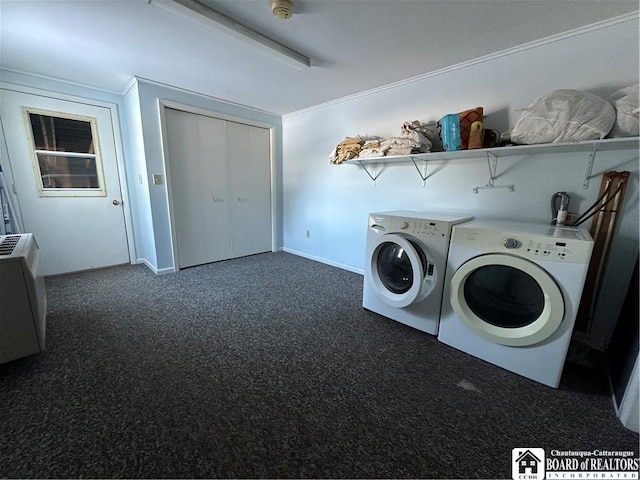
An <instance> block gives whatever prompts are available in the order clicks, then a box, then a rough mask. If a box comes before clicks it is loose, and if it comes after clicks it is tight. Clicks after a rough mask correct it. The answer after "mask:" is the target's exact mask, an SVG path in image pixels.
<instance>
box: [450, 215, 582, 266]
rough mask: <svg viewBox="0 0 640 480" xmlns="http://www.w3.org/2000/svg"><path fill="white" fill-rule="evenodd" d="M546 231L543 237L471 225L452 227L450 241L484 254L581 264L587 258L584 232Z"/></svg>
mask: <svg viewBox="0 0 640 480" xmlns="http://www.w3.org/2000/svg"><path fill="white" fill-rule="evenodd" d="M571 230H572V231H569V229H563V231H562V232H561V233H558V232H555V231H554V229H553V228H551V229H549V232H548V233H547V234H543V233H538V232H535V233H532V232H523V231H518V229H517V228H514V229H513V230H512V231H504V230H497V229H495V228H478V227H474V226H473V225H471V224H469V225H461V226H459V227H455V228H454V230H453V234H452V239H451V242H452V243H455V244H456V245H464V246H467V247H469V248H472V249H474V250H478V251H481V252H486V253H489V252H491V253H500V252H504V253H509V254H512V255H517V256H519V257H524V258H529V259H532V260H545V261H556V262H567V263H584V262H585V260H586V261H588V259H589V258H590V256H591V250H592V248H593V241H592V240H591V237H590V236H589V234H588V232H586V231H584V230H581V229H580V230H579V229H571Z"/></svg>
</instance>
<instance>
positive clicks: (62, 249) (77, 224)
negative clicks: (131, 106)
mask: <svg viewBox="0 0 640 480" xmlns="http://www.w3.org/2000/svg"><path fill="white" fill-rule="evenodd" d="M1 97H2V98H1V105H2V109H1V112H2V113H1V116H2V123H3V127H4V129H5V135H6V142H7V150H8V153H9V163H10V166H11V170H12V173H13V179H14V184H15V188H16V196H17V199H18V203H19V210H20V212H21V215H22V220H23V224H24V229H25V231H27V232H31V233H33V234H34V236H35V238H36V240H37V242H38V244H39V246H40V249H41V261H40V269H41V270H40V272H41V273H42V274H43V275H54V274H60V273H66V272H73V271H80V270H87V269H92V268H100V267H106V266H111V265H118V264H124V263H128V262H129V261H130V258H129V248H128V243H127V232H126V226H125V218H124V211H123V205H122V194H121V190H120V178H119V173H118V162H117V150H116V145H115V136H114V124H113V120H112V117H111V111H110V110H109V109H108V108H106V107H101V106H95V105H88V104H84V103H76V102H72V101H67V100H60V99H54V98H50V97H45V96H41V95H35V94H27V93H19V92H14V91H7V90H2V95H1ZM70 125H71V126H70ZM76 126H78V128H75V127H76ZM74 129H75V130H77V131H79V132H80V133H79V134H78V135H79V136H80V137H82V136H83V135H85V134H86V135H89V137H88V138H89V139H90V140H89V142H86V141H85V142H84V145H85V147H84V148H87V149H88V150H87V151H86V152H80V153H78V152H76V151H75V150H73V149H69V147H67V145H70V144H72V143H73V141H70V142H69V141H67V137H69V136H73V135H74V133H73V131H74ZM87 129H89V131H88V133H87ZM69 132H71V133H69ZM83 138H84V137H83ZM77 143H83V142H80V141H78V142H77ZM36 144H37V145H36ZM54 164H55V165H56V167H55V168H54V167H52V166H51V165H54ZM60 165H64V168H61V167H60ZM76 167H83V168H84V167H86V168H87V169H88V170H87V171H89V172H91V171H92V172H93V173H88V174H86V175H85V174H83V173H82V172H80V173H78V171H77V168H76ZM91 168H93V170H91Z"/></svg>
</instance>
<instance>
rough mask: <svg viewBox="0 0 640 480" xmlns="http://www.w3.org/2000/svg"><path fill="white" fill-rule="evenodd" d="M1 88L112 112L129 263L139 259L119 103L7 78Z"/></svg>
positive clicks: (9, 178) (10, 181) (7, 172)
mask: <svg viewBox="0 0 640 480" xmlns="http://www.w3.org/2000/svg"><path fill="white" fill-rule="evenodd" d="M0 90H8V91H11V92H16V93H22V94H27V95H35V96H40V97H46V98H51V99H54V100H63V101H67V102H73V103H81V104H84V105H89V106H93V107H101V108H105V109H107V110H109V114H110V116H111V127H112V129H113V139H114V143H115V145H114V149H115V153H116V168H117V170H118V184H119V188H120V195H121V197H120V198H122V202H123V206H122V207H123V208H122V211H123V214H124V228H125V234H126V237H127V248H128V250H129V263H131V264H133V263H136V248H135V239H134V237H133V220H132V212H131V198H130V196H129V189H128V183H127V174H126V166H125V162H124V149H123V143H122V135H121V130H122V127H121V125H120V116H119V115H118V105H117V104H116V103H112V102H106V101H102V100H96V99H93V98H87V97H76V96H74V95H68V94H64V93H58V92H52V91H48V90H42V89H39V88H33V87H27V86H24V85H17V84H13V83H6V82H0ZM0 127H1V125H0ZM3 138H4V131H3ZM4 140H5V142H6V138H4ZM5 146H6V145H5ZM5 153H7V152H5ZM7 159H8V157H7ZM5 163H6V164H5ZM5 163H3V164H2V172H3V173H4V176H5V180H6V182H7V187H9V186H10V188H7V190H8V192H9V196H10V197H11V201H12V202H13V206H14V208H15V211H16V217H17V222H16V223H17V224H18V227H19V228H20V230H23V229H24V224H23V222H22V211H21V209H20V202H19V200H18V197H17V196H16V194H15V191H14V188H15V187H14V186H15V181H14V178H13V172H12V171H11V165H10V162H9V161H7V162H5Z"/></svg>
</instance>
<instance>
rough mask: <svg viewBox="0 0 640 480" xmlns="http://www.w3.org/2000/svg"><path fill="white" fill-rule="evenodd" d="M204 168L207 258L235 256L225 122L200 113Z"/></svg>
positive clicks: (199, 134)
mask: <svg viewBox="0 0 640 480" xmlns="http://www.w3.org/2000/svg"><path fill="white" fill-rule="evenodd" d="M197 118H198V145H199V152H200V159H201V162H200V163H201V165H200V166H201V169H200V171H199V173H198V174H199V179H198V181H199V182H200V183H201V184H202V185H203V194H204V199H203V202H202V204H203V206H204V217H205V218H204V222H205V232H204V235H205V242H206V245H207V252H208V256H207V261H206V262H203V263H208V262H215V261H217V260H226V259H227V258H231V257H232V256H233V253H232V249H231V229H230V224H229V202H230V198H229V189H228V178H227V175H228V172H227V149H226V135H225V123H226V122H224V121H223V120H219V119H216V118H211V117H205V116H202V115H197Z"/></svg>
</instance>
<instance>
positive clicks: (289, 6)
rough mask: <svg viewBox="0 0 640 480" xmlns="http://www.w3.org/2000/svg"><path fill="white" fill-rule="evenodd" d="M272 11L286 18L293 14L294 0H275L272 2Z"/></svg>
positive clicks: (279, 16) (277, 15) (283, 18)
mask: <svg viewBox="0 0 640 480" xmlns="http://www.w3.org/2000/svg"><path fill="white" fill-rule="evenodd" d="M271 12H272V13H273V14H274V15H275V16H276V17H278V18H281V19H282V20H286V19H287V18H291V17H292V16H293V1H292V0H273V2H272V3H271Z"/></svg>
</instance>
